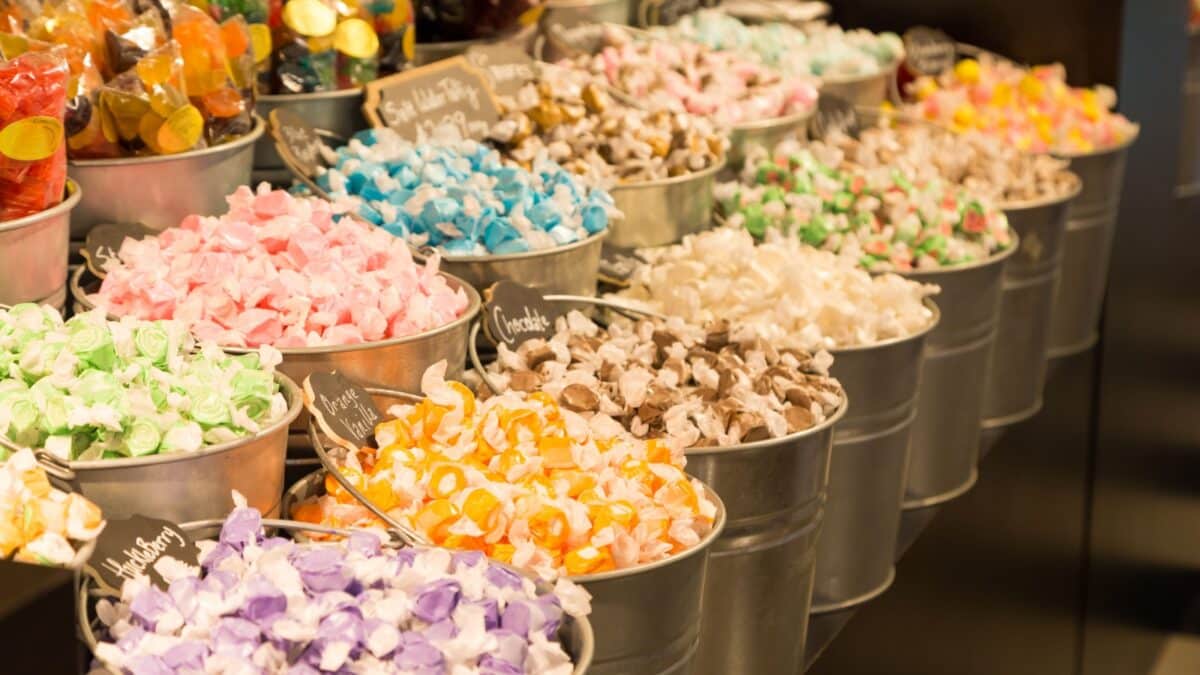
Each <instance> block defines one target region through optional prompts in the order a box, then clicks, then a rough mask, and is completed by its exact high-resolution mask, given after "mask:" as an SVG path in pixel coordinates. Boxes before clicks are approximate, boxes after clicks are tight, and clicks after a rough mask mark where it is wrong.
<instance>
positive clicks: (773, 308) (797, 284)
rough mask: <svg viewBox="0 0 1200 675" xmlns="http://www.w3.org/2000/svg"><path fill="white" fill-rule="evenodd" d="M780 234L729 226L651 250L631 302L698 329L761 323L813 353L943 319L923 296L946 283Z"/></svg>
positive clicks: (773, 339)
mask: <svg viewBox="0 0 1200 675" xmlns="http://www.w3.org/2000/svg"><path fill="white" fill-rule="evenodd" d="M772 234H774V233H771V232H768V236H767V240H766V241H765V242H763V243H762V244H759V245H755V241H754V238H753V237H752V236H751V235H750V233H749V232H747V231H746V230H745V229H742V228H733V227H723V228H718V229H715V230H710V231H708V232H704V233H702V234H698V235H693V236H688V237H684V240H683V242H682V243H680V244H676V245H674V246H667V247H663V248H658V249H646V250H644V251H641V254H642V255H643V257H645V258H646V259H648V260H649V261H650V264H648V265H641V266H639V267H638V269H637V270H636V271H635V272H634V275H633V278H632V280H631V281H632V285H631V286H630V288H628V289H626V290H625V291H622V292H621V294H620V296H621V299H622V300H626V301H629V300H633V301H635V302H638V303H641V304H643V305H644V306H646V307H647V308H648V309H651V310H655V311H659V312H669V313H670V314H673V315H677V316H680V317H682V318H683V319H684V320H686V321H689V322H691V323H695V324H701V325H703V324H704V323H706V322H709V321H717V320H720V319H727V320H729V321H730V322H733V323H738V324H744V325H749V326H754V327H755V328H757V329H758V331H759V334H760V335H761V336H762V337H763V339H765V340H767V341H768V342H769V343H770V344H772V345H776V346H777V348H779V347H795V348H797V349H804V350H807V351H810V352H812V351H819V350H821V349H836V348H840V347H859V346H868V345H872V344H875V343H878V342H881V341H883V340H889V339H893V338H901V337H906V336H909V335H913V334H915V333H918V332H920V331H922V330H925V329H927V328H928V327H929V326H930V323H931V322H932V321H933V312H932V310H930V309H929V308H928V307H926V306H925V305H924V303H923V299H924V298H925V297H926V296H929V295H932V294H934V293H937V292H938V290H939V289H938V287H937V286H935V285H932V284H919V283H916V282H914V281H909V280H907V279H904V278H902V277H899V276H896V275H895V274H880V275H877V276H872V275H871V274H869V273H868V272H867V271H865V270H863V269H862V268H861V267H859V266H858V264H857V262H856V261H854V260H850V259H848V258H843V257H840V256H837V255H835V254H833V253H830V252H828V251H821V250H818V249H815V248H812V247H810V246H807V245H805V244H803V243H802V242H801V241H799V240H798V239H796V238H794V237H781V236H771V235H772Z"/></svg>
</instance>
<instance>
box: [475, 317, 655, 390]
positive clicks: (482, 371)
mask: <svg viewBox="0 0 1200 675" xmlns="http://www.w3.org/2000/svg"><path fill="white" fill-rule="evenodd" d="M543 299H545V300H549V301H550V302H566V303H572V304H588V305H595V306H597V307H604V308H606V309H611V310H613V311H614V312H616V313H618V314H620V315H622V316H624V317H625V318H627V319H639V318H641V319H658V320H660V321H666V319H667V317H666V316H665V315H663V314H659V313H658V312H654V311H651V310H648V309H642V308H640V307H632V306H630V305H626V304H625V303H622V302H616V301H613V300H606V299H604V298H589V297H587V296H583V295H547V296H544V298H543ZM481 325H483V319H477V320H476V321H475V323H473V324H471V334H470V336H469V337H468V338H467V355H468V356H470V358H471V367H472V368H474V369H475V374H476V375H478V376H479V379H480V380H483V383H484V384H485V385H487V388H488V389H490V390H491V392H492V393H493V394H499V393H501V392H500V388H499V387H497V386H496V385H495V384H494V383H493V382H492V380H491V378H489V377H488V376H487V369H486V368H484V367H483V362H482V361H480V359H479V350H478V349H476V347H475V345H476V343H477V341H478V337H479V328H480V326H481Z"/></svg>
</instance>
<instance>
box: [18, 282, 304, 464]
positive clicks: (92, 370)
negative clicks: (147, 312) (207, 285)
mask: <svg viewBox="0 0 1200 675" xmlns="http://www.w3.org/2000/svg"><path fill="white" fill-rule="evenodd" d="M279 361H280V356H279V352H277V351H275V350H273V349H271V348H269V347H267V348H264V349H263V350H261V351H260V352H258V353H254V352H251V353H248V354H244V355H241V356H236V357H235V356H230V355H228V354H225V353H224V352H222V351H221V350H220V348H218V347H217V346H216V345H214V344H212V343H206V344H203V345H200V347H199V349H195V343H194V341H193V340H192V338H191V337H190V336H189V335H188V333H187V331H186V329H185V328H184V327H183V326H182V325H181V324H179V323H177V322H172V321H155V322H148V321H138V320H135V319H130V318H126V319H122V320H120V321H107V320H105V318H104V315H103V314H102V313H100V312H99V311H92V312H85V313H83V314H76V315H75V316H74V317H72V318H71V320H70V321H67V322H66V323H64V322H63V320H62V317H61V316H59V314H58V312H57V311H55V310H54V308H52V307H49V306H45V307H39V306H37V305H32V304H22V305H17V306H15V307H13V308H12V309H11V310H7V311H6V310H0V373H2V374H3V376H4V379H2V380H0V435H3V436H4V437H5V438H7V439H8V440H10V441H12V442H14V443H17V444H19V445H22V446H28V447H33V448H45V449H46V450H47V451H49V452H50V453H52V454H54V455H56V456H58V457H61V458H63V459H69V460H94V459H120V458H122V457H138V456H142V455H153V454H157V453H169V452H195V451H196V450H199V449H201V448H203V447H204V446H207V445H213V444H217V443H226V442H228V441H233V440H236V439H238V438H242V437H244V436H249V435H252V434H255V433H258V432H259V431H260V430H261V429H263V428H265V427H267V426H269V425H271V424H273V423H274V422H276V421H277V420H279V419H281V418H282V417H283V416H284V414H285V413H286V412H287V410H288V402H287V400H286V399H285V398H284V396H283V394H282V393H280V391H279V383H278V382H277V381H276V380H275V375H274V371H275V366H276V365H277V364H278V363H279Z"/></svg>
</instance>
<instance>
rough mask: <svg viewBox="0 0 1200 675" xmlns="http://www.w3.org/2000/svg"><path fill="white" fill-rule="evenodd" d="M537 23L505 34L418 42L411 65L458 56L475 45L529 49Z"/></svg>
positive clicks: (535, 33) (427, 63)
mask: <svg viewBox="0 0 1200 675" xmlns="http://www.w3.org/2000/svg"><path fill="white" fill-rule="evenodd" d="M537 33H538V27H537V24H534V25H531V26H525V27H523V28H518V29H516V30H514V31H512V32H510V33H507V34H505V35H500V36H497V37H491V38H487V39H477V40H454V41H449V42H418V43H416V44H415V45H413V65H414V66H427V65H429V64H431V63H433V62H435V61H441V60H442V59H448V58H451V57H454V56H459V55H460V54H462V53H463V52H466V51H467V49H469V48H471V47H474V46H476V45H498V44H504V45H512V46H514V47H518V48H520V49H524V50H525V51H527V52H528V51H529V49H530V48H531V46H532V44H533V40H534V38H535V37H536V36H537Z"/></svg>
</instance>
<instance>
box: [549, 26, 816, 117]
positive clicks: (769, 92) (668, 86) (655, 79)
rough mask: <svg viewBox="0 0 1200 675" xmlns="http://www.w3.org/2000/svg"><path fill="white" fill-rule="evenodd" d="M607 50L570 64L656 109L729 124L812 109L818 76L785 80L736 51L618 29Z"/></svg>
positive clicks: (608, 33)
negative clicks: (634, 33)
mask: <svg viewBox="0 0 1200 675" xmlns="http://www.w3.org/2000/svg"><path fill="white" fill-rule="evenodd" d="M604 43H605V45H604V48H603V49H601V50H600V52H599V53H598V54H596V55H594V56H587V55H583V56H579V57H576V58H575V59H574V60H573V61H571V62H569V65H571V66H573V67H576V68H581V69H584V70H587V71H589V72H591V73H594V74H596V75H600V76H603V77H604V78H605V79H606V80H607V81H608V83H609V84H610V85H612V86H614V87H616V88H617V89H619V90H621V91H623V92H625V93H626V94H629V95H630V96H632V97H634V98H636V99H637V100H639V101H641V102H643V103H645V104H646V105H647V106H649V107H651V108H655V109H658V108H665V109H667V110H675V111H681V112H689V113H692V114H695V115H701V116H704V117H708V118H710V119H712V120H713V121H714V122H716V123H717V124H719V125H721V126H724V127H729V126H734V125H737V124H740V123H745V122H758V121H762V120H768V119H774V118H776V117H783V116H785V115H791V114H799V113H806V112H810V111H812V110H813V109H814V108H815V106H816V103H817V88H816V86H815V80H809V79H808V78H804V77H788V78H783V77H781V76H780V74H779V73H778V72H776V71H775V70H773V69H770V68H768V67H766V66H764V65H762V64H760V63H757V62H755V61H750V60H747V59H745V58H743V57H741V56H739V55H738V54H736V53H734V52H719V51H714V50H712V49H709V48H708V47H706V46H704V45H700V44H696V43H694V42H672V41H669V40H661V39H654V38H648V39H641V38H635V37H633V36H632V35H630V34H629V33H628V32H626V31H624V30H621V29H619V28H616V27H610V28H608V29H606V30H605V31H604Z"/></svg>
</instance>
